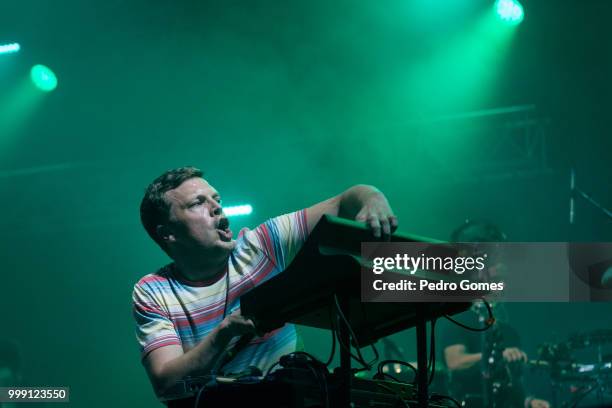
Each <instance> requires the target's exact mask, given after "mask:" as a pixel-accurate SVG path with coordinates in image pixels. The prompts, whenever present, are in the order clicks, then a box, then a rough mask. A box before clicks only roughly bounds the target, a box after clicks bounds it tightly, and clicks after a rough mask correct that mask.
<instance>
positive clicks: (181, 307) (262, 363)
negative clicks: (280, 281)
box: [133, 210, 308, 373]
mask: <svg viewBox="0 0 612 408" xmlns="http://www.w3.org/2000/svg"><path fill="white" fill-rule="evenodd" d="M307 231H308V230H307V227H306V212H305V210H301V211H297V212H294V213H291V214H286V215H281V216H279V217H276V218H273V219H270V220H268V221H266V222H265V223H263V224H261V225H260V226H258V227H257V228H255V229H254V230H252V231H247V232H246V233H244V234H240V235H239V237H238V238H237V240H236V246H235V248H234V250H233V251H232V253H231V254H230V256H229V259H228V263H227V268H226V270H225V271H224V272H223V273H220V274H219V275H218V276H216V277H214V278H212V279H210V280H208V281H201V282H187V281H185V279H184V278H181V277H180V276H179V275H178V274H177V273H176V271H175V267H174V264H173V263H171V264H169V265H166V266H164V267H163V268H161V269H160V270H158V271H157V272H156V273H153V274H149V275H147V276H145V277H143V278H142V279H140V280H139V281H138V283H136V285H134V292H133V302H134V317H135V319H136V337H137V339H138V342H139V343H140V350H141V356H142V358H144V357H145V356H146V355H147V354H148V353H150V352H151V351H152V350H155V349H157V348H159V347H163V346H167V345H171V344H176V345H180V346H182V347H183V351H185V352H187V351H188V350H190V349H191V348H193V347H194V346H195V345H196V344H197V343H198V342H199V341H200V340H202V339H203V338H204V337H205V336H206V335H207V334H208V333H210V332H211V331H212V330H213V329H214V328H215V327H216V326H217V325H218V324H219V323H221V321H222V320H223V312H224V308H225V305H226V299H225V298H226V294H227V293H228V291H227V285H226V282H227V276H226V273H229V296H228V299H227V314H230V313H231V312H232V311H234V310H236V309H237V308H239V307H240V296H242V295H243V294H244V293H246V292H248V291H249V290H251V289H253V288H254V287H255V286H257V285H259V284H261V283H262V282H265V281H266V280H268V279H270V278H271V277H273V276H275V275H276V274H278V273H279V272H281V271H283V270H284V269H285V268H286V267H287V266H288V265H289V263H290V262H291V260H292V259H293V257H294V256H295V255H296V253H297V252H298V251H299V249H300V248H301V246H302V244H303V243H304V241H305V240H306V237H307V234H308V232H307ZM236 340H237V338H235V339H234V342H235V341H236ZM296 340H297V338H296V332H295V327H294V326H293V325H292V324H287V325H285V326H284V327H282V328H280V329H277V330H275V331H273V332H270V333H267V334H266V335H265V336H263V337H255V338H254V339H253V340H251V342H250V343H249V345H248V346H247V347H246V348H244V349H243V350H242V351H240V352H239V353H238V354H237V355H236V356H235V358H234V359H233V360H231V361H230V362H229V363H227V364H226V365H225V366H224V367H222V368H221V372H224V373H236V372H240V371H242V370H244V369H245V368H247V367H248V366H256V367H258V368H260V369H261V370H262V371H264V372H265V370H267V369H268V368H269V367H270V366H271V365H272V364H274V363H275V362H276V361H277V360H278V359H279V358H280V356H282V355H283V354H287V353H290V352H292V351H295V348H296ZM234 342H232V343H230V345H231V344H233V343H234Z"/></svg>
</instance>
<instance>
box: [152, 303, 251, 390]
mask: <svg viewBox="0 0 612 408" xmlns="http://www.w3.org/2000/svg"><path fill="white" fill-rule="evenodd" d="M254 331H255V326H254V325H253V322H252V321H251V320H250V319H245V318H244V317H242V316H241V315H240V313H239V312H238V311H236V312H234V313H232V314H231V315H229V316H227V317H226V318H225V319H224V320H223V322H221V324H220V325H219V326H217V327H215V328H214V329H213V330H212V331H211V332H210V333H209V334H208V335H207V336H206V337H205V338H204V339H203V340H202V341H200V342H199V343H198V344H197V345H196V346H195V347H194V348H192V349H191V350H189V351H188V352H186V353H183V348H182V347H181V346H178V345H169V346H164V347H160V348H158V349H155V350H153V351H151V352H150V353H149V354H147V356H146V357H145V358H144V360H143V365H144V367H145V369H146V370H147V374H148V375H149V378H150V379H151V383H152V384H153V389H154V390H155V394H156V395H157V396H158V397H163V396H164V394H165V393H166V392H167V390H168V389H169V388H170V387H172V386H173V385H174V384H175V383H176V382H177V381H179V380H181V379H182V378H184V377H185V376H187V375H193V374H197V373H207V372H209V371H210V370H212V369H213V368H214V366H215V364H217V362H218V360H219V358H221V357H222V356H223V353H224V351H225V349H226V347H227V345H228V344H229V342H230V340H231V339H232V338H233V337H235V336H239V335H242V334H246V333H254Z"/></svg>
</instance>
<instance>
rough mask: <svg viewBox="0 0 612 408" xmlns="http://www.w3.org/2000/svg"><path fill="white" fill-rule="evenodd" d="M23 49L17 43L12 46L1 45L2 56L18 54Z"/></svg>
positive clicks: (0, 52)
mask: <svg viewBox="0 0 612 408" xmlns="http://www.w3.org/2000/svg"><path fill="white" fill-rule="evenodd" d="M20 49H21V46H20V45H19V44H17V43H12V44H2V45H0V54H13V53H15V52H18V51H19V50H20Z"/></svg>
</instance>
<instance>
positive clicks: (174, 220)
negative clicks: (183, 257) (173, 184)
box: [163, 178, 235, 255]
mask: <svg viewBox="0 0 612 408" xmlns="http://www.w3.org/2000/svg"><path fill="white" fill-rule="evenodd" d="M166 200H168V202H169V203H170V214H169V225H168V231H167V232H166V233H164V234H163V235H166V236H167V242H168V243H169V245H170V246H171V247H172V246H174V247H175V248H177V247H180V248H181V249H183V250H184V249H187V250H190V249H196V250H203V251H206V254H210V255H220V254H221V255H222V254H229V252H230V251H231V250H232V249H233V248H234V245H235V241H232V231H231V230H230V229H229V221H228V219H227V218H226V217H225V215H223V210H222V208H221V197H220V195H219V193H218V192H217V190H215V189H214V188H213V187H212V186H211V185H210V184H208V183H207V182H206V180H204V179H202V178H192V179H189V180H185V181H184V182H183V183H182V184H181V185H180V186H178V187H177V188H175V189H173V190H169V191H168V192H166Z"/></svg>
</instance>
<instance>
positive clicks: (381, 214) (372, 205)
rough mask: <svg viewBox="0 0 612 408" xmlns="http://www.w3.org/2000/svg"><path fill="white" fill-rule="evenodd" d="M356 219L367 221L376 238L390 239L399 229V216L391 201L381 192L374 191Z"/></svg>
mask: <svg viewBox="0 0 612 408" xmlns="http://www.w3.org/2000/svg"><path fill="white" fill-rule="evenodd" d="M355 220H357V221H362V222H365V223H366V225H367V226H368V228H370V229H371V230H372V234H373V235H374V237H376V238H380V237H381V236H382V238H383V239H384V240H386V241H388V240H389V239H390V237H391V234H392V233H393V232H395V230H396V229H397V217H396V216H395V215H394V214H393V210H391V206H390V205H389V202H388V201H387V199H386V198H385V196H384V195H383V194H382V193H381V192H373V193H372V194H371V195H370V196H369V197H368V199H367V200H365V202H364V203H363V206H362V207H361V209H360V210H359V212H358V213H357V215H356V216H355Z"/></svg>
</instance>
